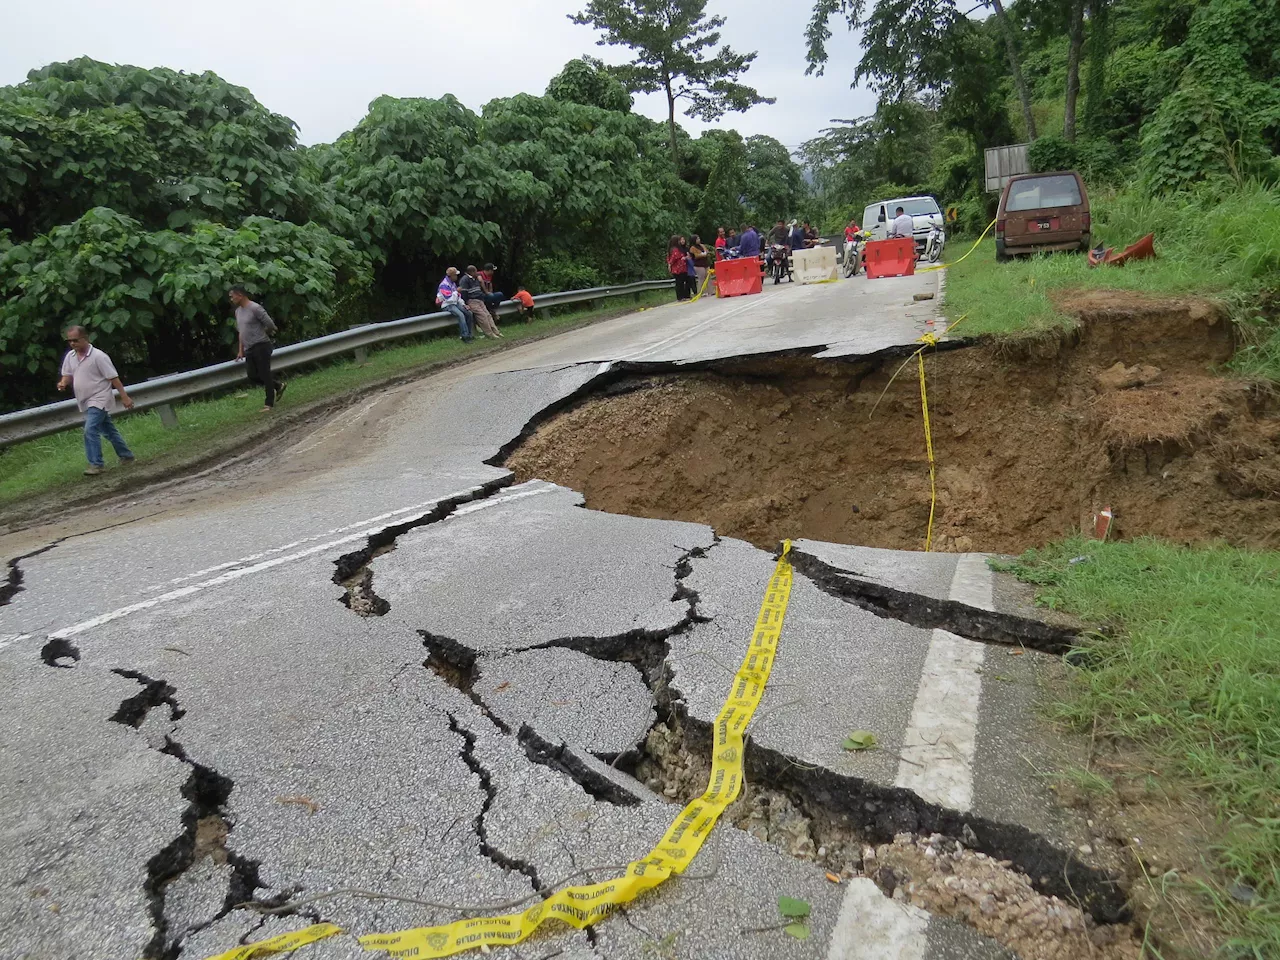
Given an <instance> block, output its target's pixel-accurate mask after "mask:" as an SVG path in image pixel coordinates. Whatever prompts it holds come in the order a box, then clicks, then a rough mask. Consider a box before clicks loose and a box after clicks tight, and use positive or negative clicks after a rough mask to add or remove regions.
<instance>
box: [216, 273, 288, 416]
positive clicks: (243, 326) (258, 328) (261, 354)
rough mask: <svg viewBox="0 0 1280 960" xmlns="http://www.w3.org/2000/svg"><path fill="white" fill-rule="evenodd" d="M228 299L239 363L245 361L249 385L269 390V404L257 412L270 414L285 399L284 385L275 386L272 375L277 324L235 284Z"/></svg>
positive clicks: (228, 294) (267, 402)
mask: <svg viewBox="0 0 1280 960" xmlns="http://www.w3.org/2000/svg"><path fill="white" fill-rule="evenodd" d="M227 299H228V300H230V301H231V305H232V306H233V307H235V308H236V331H237V332H238V334H239V336H240V352H239V353H237V354H236V359H237V360H243V361H244V370H245V373H246V374H247V375H248V377H249V382H250V383H259V384H261V385H262V388H263V389H264V390H265V391H266V405H265V406H264V407H263V408H262V409H261V410H260V411H258V412H259V413H267V412H268V411H270V410H271V409H272V408H273V407H275V405H276V400H277V399H279V398H280V397H283V396H284V388H285V384H284V383H276V381H275V379H274V378H273V377H272V375H271V337H272V336H273V335H274V334H275V332H276V324H275V321H274V320H272V319H271V314H269V313H267V311H266V310H264V309H263V307H262V304H260V303H254V302H253V301H252V300H250V299H249V292H248V291H247V290H245V288H244V287H242V286H240V285H239V284H236V285H235V286H234V287H232V288H231V289H230V290H229V291H228V292H227Z"/></svg>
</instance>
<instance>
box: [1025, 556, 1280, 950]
mask: <svg viewBox="0 0 1280 960" xmlns="http://www.w3.org/2000/svg"><path fill="white" fill-rule="evenodd" d="M1081 558H1083V559H1081ZM999 567H1000V568H1001V569H1006V570H1009V571H1011V572H1012V573H1014V574H1015V575H1016V576H1018V577H1019V578H1020V579H1022V580H1024V581H1028V582H1030V583H1033V584H1036V585H1037V596H1038V599H1039V601H1040V602H1041V603H1044V604H1045V605H1047V606H1049V607H1052V608H1054V609H1061V610H1066V611H1069V612H1071V613H1073V614H1076V615H1077V616H1079V617H1081V618H1083V619H1084V620H1086V621H1088V622H1092V623H1099V624H1105V625H1106V626H1107V628H1108V629H1107V630H1106V631H1105V632H1103V633H1100V634H1096V635H1092V636H1090V637H1088V638H1087V639H1085V640H1084V641H1083V647H1082V649H1081V650H1080V651H1078V652H1076V653H1074V654H1072V655H1070V656H1069V657H1068V658H1067V659H1068V661H1069V663H1071V666H1072V669H1071V680H1070V687H1069V690H1068V692H1067V694H1066V695H1065V696H1064V697H1063V698H1062V699H1061V702H1059V703H1058V704H1057V705H1056V707H1055V708H1054V713H1055V714H1056V716H1057V718H1058V719H1061V720H1064V721H1066V722H1067V723H1068V724H1070V725H1071V726H1073V727H1074V728H1075V729H1078V730H1081V731H1083V732H1086V733H1089V732H1091V731H1092V732H1096V735H1097V736H1099V737H1112V738H1118V739H1120V740H1122V741H1128V742H1133V743H1136V744H1138V745H1139V746H1140V747H1142V748H1143V749H1145V750H1147V751H1149V752H1150V755H1151V756H1153V757H1155V758H1157V759H1158V760H1159V761H1160V765H1161V766H1162V767H1163V769H1164V770H1165V772H1166V775H1167V776H1171V777H1173V778H1174V779H1175V780H1176V782H1178V783H1185V784H1186V785H1187V786H1189V787H1191V788H1193V789H1195V790H1196V791H1197V792H1199V793H1200V794H1201V795H1203V796H1205V797H1206V798H1207V799H1208V800H1209V801H1210V802H1211V803H1212V804H1213V806H1214V807H1215V808H1216V811H1217V813H1218V815H1219V816H1220V818H1221V820H1222V823H1223V826H1224V832H1223V839H1222V843H1221V846H1220V847H1219V848H1217V849H1215V850H1214V851H1212V856H1211V860H1212V862H1213V864H1214V865H1215V866H1216V868H1217V872H1218V873H1219V876H1220V879H1221V884H1220V886H1218V887H1216V888H1215V889H1212V890H1206V891H1205V892H1206V893H1208V895H1209V896H1210V898H1211V899H1212V901H1213V903H1214V906H1215V909H1216V910H1217V912H1218V914H1219V918H1220V919H1221V920H1222V921H1223V922H1224V924H1226V925H1227V927H1228V929H1230V930H1232V931H1233V932H1234V934H1235V937H1234V940H1233V943H1232V944H1231V946H1232V947H1234V948H1236V949H1237V950H1242V951H1245V952H1243V953H1239V954H1231V955H1232V956H1237V955H1240V956H1249V957H1259V958H1261V957H1272V956H1280V670H1278V669H1277V667H1278V665H1280V553H1277V552H1259V551H1249V550H1240V549H1236V548H1233V547H1227V546H1223V545H1208V546H1198V547H1185V546H1180V545H1177V544H1173V543H1168V542H1165V541H1161V540H1155V539H1142V540H1136V541H1132V542H1117V543H1105V542H1099V541H1095V540H1086V539H1083V538H1080V537H1075V538H1071V539H1068V540H1065V541H1063V542H1060V543H1056V544H1052V545H1050V546H1047V547H1044V548H1041V549H1036V550H1030V551H1028V552H1027V553H1025V554H1023V555H1022V556H1021V557H1020V558H1018V559H1016V560H1014V561H1012V562H1008V563H1001V564H999ZM1095 786H1096V785H1095ZM1233 891H1234V892H1233Z"/></svg>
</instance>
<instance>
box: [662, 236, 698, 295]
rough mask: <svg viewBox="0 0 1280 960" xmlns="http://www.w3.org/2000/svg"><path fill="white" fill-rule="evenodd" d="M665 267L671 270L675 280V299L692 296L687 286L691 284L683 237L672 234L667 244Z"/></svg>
mask: <svg viewBox="0 0 1280 960" xmlns="http://www.w3.org/2000/svg"><path fill="white" fill-rule="evenodd" d="M667 269H668V270H669V271H671V276H673V277H674V278H675V281H676V299H677V300H688V299H689V298H690V297H692V296H693V291H692V290H690V289H689V288H690V287H691V286H693V284H692V283H691V282H690V281H691V278H690V276H689V264H688V260H687V257H686V254H685V244H684V237H677V236H672V238H671V240H670V242H669V243H668V244H667Z"/></svg>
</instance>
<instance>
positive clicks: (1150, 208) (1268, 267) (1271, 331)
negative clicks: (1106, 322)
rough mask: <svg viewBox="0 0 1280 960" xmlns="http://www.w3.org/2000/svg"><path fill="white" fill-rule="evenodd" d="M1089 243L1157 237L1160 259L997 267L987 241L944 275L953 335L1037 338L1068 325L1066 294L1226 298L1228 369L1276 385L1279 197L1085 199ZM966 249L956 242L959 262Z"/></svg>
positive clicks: (1124, 195)
mask: <svg viewBox="0 0 1280 960" xmlns="http://www.w3.org/2000/svg"><path fill="white" fill-rule="evenodd" d="M1091 203H1092V206H1093V217H1094V233H1093V236H1094V242H1095V244H1096V243H1098V242H1101V243H1105V244H1106V245H1108V246H1114V247H1116V248H1117V249H1119V248H1122V247H1124V246H1127V245H1128V244H1130V243H1132V242H1133V241H1135V240H1137V239H1138V238H1139V237H1141V236H1142V235H1143V234H1146V233H1151V232H1154V233H1155V235H1156V254H1157V256H1156V259H1154V260H1143V261H1138V262H1135V263H1130V264H1127V265H1125V266H1124V267H1098V268H1096V269H1093V268H1090V267H1089V265H1088V263H1087V262H1086V260H1085V258H1084V256H1083V255H1082V254H1075V253H1062V254H1044V255H1039V256H1034V257H1029V258H1021V259H1018V260H1016V261H1013V262H1010V263H996V260H995V241H994V240H991V239H987V240H984V241H983V242H982V243H981V244H979V245H978V247H977V249H976V250H974V251H973V253H972V254H970V255H969V256H968V257H967V258H966V259H964V260H962V261H960V262H958V263H956V264H955V265H954V266H952V267H949V268H948V270H947V281H946V286H945V288H944V294H943V310H944V312H945V314H946V316H947V318H948V319H949V320H951V321H953V322H954V321H955V320H957V319H959V318H960V317H961V316H965V317H966V319H965V321H964V323H963V325H962V326H961V327H960V329H959V330H957V331H956V332H957V334H959V333H962V332H963V333H965V334H968V335H980V334H994V335H1019V334H1035V333H1039V332H1043V331H1045V330H1048V329H1052V328H1053V327H1061V326H1069V325H1070V324H1071V323H1073V320H1072V319H1071V318H1070V317H1068V316H1066V315H1064V314H1062V313H1060V312H1059V311H1058V310H1057V309H1056V308H1055V307H1054V305H1053V302H1052V300H1051V299H1050V296H1049V295H1050V294H1051V293H1052V292H1054V291H1060V290H1070V289H1109V290H1138V291H1143V292H1147V293H1152V294H1160V295H1180V294H1181V295H1186V294H1199V295H1207V296H1214V297H1219V298H1222V299H1224V300H1225V301H1226V302H1227V304H1228V307H1229V309H1230V312H1231V314H1232V316H1233V318H1235V319H1236V320H1237V321H1239V322H1240V323H1241V324H1242V325H1243V327H1244V334H1245V335H1244V337H1243V338H1242V339H1243V341H1244V347H1243V349H1242V350H1241V351H1239V353H1238V355H1237V357H1236V360H1235V361H1234V365H1235V367H1236V368H1237V369H1239V370H1240V371H1241V372H1242V373H1245V374H1250V375H1255V376H1260V377H1265V378H1268V379H1272V380H1280V322H1277V321H1276V319H1275V317H1274V316H1273V314H1274V313H1275V303H1274V298H1275V291H1280V194H1277V193H1276V192H1275V191H1271V190H1266V189H1264V188H1262V187H1260V186H1251V187H1248V188H1242V189H1241V190H1239V191H1237V192H1235V193H1232V194H1229V195H1227V196H1210V195H1207V194H1206V195H1204V196H1190V197H1180V198H1170V199H1161V200H1153V199H1151V198H1148V197H1144V196H1142V195H1141V194H1139V193H1138V192H1136V191H1134V190H1128V191H1124V192H1121V193H1117V194H1103V195H1095V196H1094V197H1092V198H1091ZM969 246H970V243H968V242H965V241H963V240H956V241H955V242H953V243H952V245H951V248H950V251H949V253H950V255H951V256H954V257H957V258H959V257H960V256H961V255H962V254H963V253H964V252H965V251H966V250H968V249H969Z"/></svg>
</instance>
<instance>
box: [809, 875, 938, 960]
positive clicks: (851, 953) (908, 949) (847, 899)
mask: <svg viewBox="0 0 1280 960" xmlns="http://www.w3.org/2000/svg"><path fill="white" fill-rule="evenodd" d="M928 928H929V914H927V913H925V912H924V911H923V910H921V909H919V908H918V907H913V906H911V904H909V903H899V902H898V901H896V900H890V899H889V898H888V897H886V896H885V895H884V894H883V893H881V892H880V888H879V887H877V886H876V885H875V883H873V882H872V881H871V880H869V879H867V878H866V877H857V878H855V879H853V880H850V881H849V889H848V890H847V891H845V895H844V899H843V900H842V901H840V913H839V914H838V915H837V916H836V925H835V928H834V929H833V930H832V931H831V943H830V945H829V946H828V948H827V960H924V957H925V951H926V950H928V948H929V938H928V934H927V930H928Z"/></svg>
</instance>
